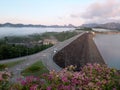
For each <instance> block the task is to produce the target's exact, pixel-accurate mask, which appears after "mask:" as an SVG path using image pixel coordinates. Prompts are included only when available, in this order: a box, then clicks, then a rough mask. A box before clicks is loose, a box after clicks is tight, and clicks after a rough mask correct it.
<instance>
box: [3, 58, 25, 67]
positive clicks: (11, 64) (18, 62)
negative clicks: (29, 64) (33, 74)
mask: <svg viewBox="0 0 120 90" xmlns="http://www.w3.org/2000/svg"><path fill="white" fill-rule="evenodd" d="M23 61H25V60H19V61H14V62H8V63H4V65H6V66H7V67H8V68H11V67H13V66H15V65H17V64H20V63H22V62H23Z"/></svg>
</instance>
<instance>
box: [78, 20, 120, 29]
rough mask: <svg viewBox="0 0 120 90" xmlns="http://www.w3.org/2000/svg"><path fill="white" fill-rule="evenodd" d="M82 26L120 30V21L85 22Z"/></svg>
mask: <svg viewBox="0 0 120 90" xmlns="http://www.w3.org/2000/svg"><path fill="white" fill-rule="evenodd" d="M80 27H87V28H102V29H110V30H120V23H114V22H111V23H105V24H83V25H82V26H80Z"/></svg>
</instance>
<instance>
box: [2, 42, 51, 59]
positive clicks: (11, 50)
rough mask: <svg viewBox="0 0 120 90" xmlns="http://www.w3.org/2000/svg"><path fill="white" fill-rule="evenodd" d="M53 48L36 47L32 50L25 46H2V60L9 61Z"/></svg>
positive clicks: (45, 46) (46, 46)
mask: <svg viewBox="0 0 120 90" xmlns="http://www.w3.org/2000/svg"><path fill="white" fill-rule="evenodd" d="M51 46H52V45H51V44H49V45H41V46H34V47H32V48H28V47H27V46H23V45H9V44H2V45H0V59H9V58H15V57H21V56H25V55H30V54H33V53H37V52H39V51H42V50H44V49H47V48H49V47H51Z"/></svg>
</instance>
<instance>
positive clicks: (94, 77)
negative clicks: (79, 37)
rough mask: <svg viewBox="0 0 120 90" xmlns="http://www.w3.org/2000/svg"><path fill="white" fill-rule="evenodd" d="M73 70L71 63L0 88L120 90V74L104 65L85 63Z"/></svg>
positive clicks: (19, 89) (21, 89) (11, 89)
mask: <svg viewBox="0 0 120 90" xmlns="http://www.w3.org/2000/svg"><path fill="white" fill-rule="evenodd" d="M74 70H75V67H74V66H72V65H71V66H69V67H67V68H65V69H63V70H61V71H59V72H56V71H54V70H53V71H50V72H49V74H44V75H43V76H42V77H41V78H38V77H34V76H28V77H26V78H23V79H18V80H19V82H20V83H19V84H14V85H13V86H12V87H11V88H10V89H1V88H0V90H120V74H118V73H117V71H116V70H115V69H112V68H108V67H107V66H106V65H100V64H87V65H86V66H84V67H83V68H81V71H79V72H77V71H74ZM0 75H1V74H0ZM7 75H8V74H7ZM7 79H8V77H7ZM7 79H3V78H2V81H3V80H4V81H6V80H7Z"/></svg>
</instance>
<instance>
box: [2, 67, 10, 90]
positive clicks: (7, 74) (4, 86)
mask: <svg viewBox="0 0 120 90" xmlns="http://www.w3.org/2000/svg"><path fill="white" fill-rule="evenodd" d="M11 76H12V75H11V73H10V72H8V71H6V70H3V69H2V71H0V90H7V89H8V88H9V86H10V84H9V80H10V78H11Z"/></svg>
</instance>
